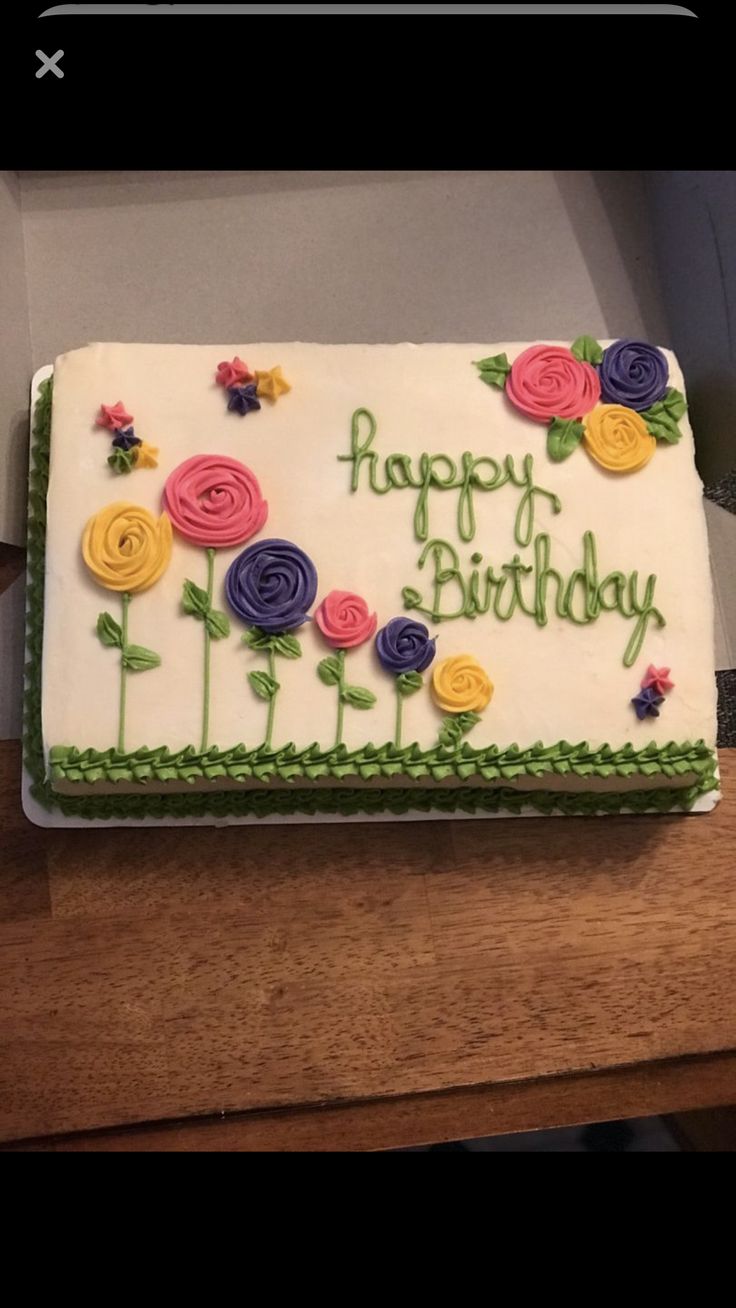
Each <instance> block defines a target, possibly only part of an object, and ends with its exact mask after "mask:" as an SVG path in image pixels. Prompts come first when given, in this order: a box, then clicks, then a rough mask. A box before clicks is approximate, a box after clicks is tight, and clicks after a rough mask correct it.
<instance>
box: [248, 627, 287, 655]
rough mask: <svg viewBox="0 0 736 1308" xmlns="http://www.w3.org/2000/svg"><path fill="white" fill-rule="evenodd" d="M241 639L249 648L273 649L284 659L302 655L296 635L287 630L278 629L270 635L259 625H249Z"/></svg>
mask: <svg viewBox="0 0 736 1308" xmlns="http://www.w3.org/2000/svg"><path fill="white" fill-rule="evenodd" d="M241 639H242V641H243V644H244V645H247V646H248V647H249V649H255V650H259V651H268V650H273V652H274V654H280V655H281V656H282V658H285V659H300V658H301V656H302V647H301V645H300V644H299V641H298V640H297V638H296V636H291V635H289V633H288V632H287V631H280V632H278V633H277V634H276V635H272V634H271V633H270V632H268V631H263V630H262V629H261V627H249V628H248V630H247V631H246V633H245V635H244V636H242V637H241Z"/></svg>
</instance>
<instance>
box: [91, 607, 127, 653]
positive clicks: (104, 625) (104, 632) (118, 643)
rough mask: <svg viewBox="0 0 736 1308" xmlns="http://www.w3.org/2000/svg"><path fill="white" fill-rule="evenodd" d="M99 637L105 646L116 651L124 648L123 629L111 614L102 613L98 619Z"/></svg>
mask: <svg viewBox="0 0 736 1308" xmlns="http://www.w3.org/2000/svg"><path fill="white" fill-rule="evenodd" d="M97 635H98V636H99V638H100V640H101V641H102V643H103V645H110V646H112V647H114V648H115V649H122V647H123V629H122V627H121V626H120V623H119V622H116V621H115V619H114V617H113V616H112V614H111V613H101V614H100V616H99V617H98V619H97Z"/></svg>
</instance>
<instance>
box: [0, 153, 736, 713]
mask: <svg viewBox="0 0 736 1308" xmlns="http://www.w3.org/2000/svg"><path fill="white" fill-rule="evenodd" d="M0 260H1V261H2V264H1V267H0V278H1V280H0V284H1V285H2V288H3V291H2V318H1V330H2V342H1V344H2V348H1V349H0V455H1V458H0V541H2V542H9V543H11V544H16V545H20V544H22V543H23V540H24V533H25V525H24V524H25V485H26V468H27V443H28V389H29V384H30V379H31V375H32V373H33V371H34V369H35V368H37V367H40V366H41V365H42V364H44V363H51V362H53V360H54V358H55V357H56V355H58V354H60V353H62V352H63V351H65V350H70V349H73V348H75V347H76V346H79V345H83V344H85V343H86V342H87V341H93V340H120V341H181V342H207V341H208V340H213V341H217V340H220V341H222V340H233V341H235V340H314V341H327V342H330V341H402V340H413V341H432V340H434V341H443V340H444V341H462V340H490V341H492V340H502V339H520V340H524V339H533V338H535V337H540V338H541V337H544V336H549V337H550V338H552V339H556V338H560V337H562V338H565V337H574V336H577V335H579V334H580V333H581V332H586V333H589V334H591V335H593V336H601V337H610V336H619V335H632V336H644V337H645V338H647V339H649V340H652V341H656V342H657V343H658V344H661V345H672V344H673V342H672V340H671V339H670V332H669V330H668V326H667V322H666V319H665V315H664V311H663V307H662V300H661V297H660V293H659V288H658V281H657V273H656V269H655V260H654V252H653V248H652V243H651V235H650V230H649V222H648V216H647V197H646V193H645V180H644V178H643V176H642V175H641V174H637V173H602V174H593V173H587V172H562V173H552V172H511V173H508V172H338V173H334V172H273V173H266V172H227V173H223V172H214V173H205V172H196V173H192V172H186V173H168V172H141V173H136V172H112V173H99V172H96V173H73V172H59V173H51V172H46V173H21V174H17V175H16V174H14V173H4V174H0ZM675 345H676V343H675ZM701 438H702V439H703V440H705V439H706V436H705V434H704V433H701V432H700V431H699V430H698V428H697V427H696V441H697V442H698V443H699V442H700V441H701ZM725 518H726V519H728V521H727V522H725V523H724V522H723V521H722V520H721V518H720V517H719V523H718V526H719V539H721V538H724V539H725V538H728V540H730V542H731V544H733V530H732V529H733V526H734V522H735V521H736V520H735V519H733V518H731V517H730V515H725ZM729 533H730V535H729ZM728 540H726V546H725V547H727V546H728ZM723 548H724V545H723V543H722V544H721V549H723ZM726 564H727V560H726ZM16 585H18V583H16ZM11 589H12V588H11ZM719 592H720V600H719V603H720V611H721V616H722V621H723V615H724V614H725V617H726V619H728V621H729V622H732V623H733V630H734V632H736V602H734V597H733V594H732V586H731V583H730V580H729V578H728V577H726V579H725V581H724V583H723V584H721V585H720V587H719ZM724 596H725V598H724ZM0 602H2V603H4V605H5V607H4V608H3V609H2V610H0V623H2V622H5V624H6V626H7V625H8V624H9V623H10V617H9V616H8V617H7V618H6V617H5V609H6V608H8V606H9V604H10V603H11V601H9V600H8V599H7V596H6V597H3V598H2V600H0ZM12 603H13V604H14V605H15V610H16V612H17V610H18V602H17V599H15V600H13V601H12ZM13 627H14V630H15V631H16V634H15V636H14V641H15V644H17V645H18V646H19V647H20V642H21V641H22V633H20V632H18V631H17V621H14V622H13ZM730 640H731V643H730V647H729V642H728V640H727V638H726V635H725V631H724V630H723V628H722V629H721V631H720V632H719V634H718V642H719V660H721V665H722V660H724V659H730V660H731V662H729V663H728V664H727V666H732V663H733V661H736V660H733V657H732V656H733V648H734V646H736V635H732V636H731V638H730ZM6 641H7V637H6ZM14 648H15V646H14ZM16 654H17V651H16ZM4 658H5V656H4ZM7 658H8V659H10V656H9V655H8V656H7ZM10 661H11V662H12V664H13V668H14V669H15V668H16V667H17V666H19V660H18V658H17V657H16V656H14V658H13V659H12V660H10ZM0 684H2V687H3V695H4V699H5V707H4V708H3V705H2V704H0V736H2V735H4V734H6V733H7V732H8V723H9V722H10V721H11V718H10V717H9V710H10V706H11V705H12V706H15V705H16V702H17V694H18V693H19V691H18V688H17V687H13V686H10V685H8V683H7V681H6V680H5V679H0ZM13 713H14V716H13V717H12V723H13V724H17V711H16V709H15V708H14V709H13ZM4 727H5V729H3V728H4ZM13 729H14V730H15V729H17V728H16V726H15V725H14V728H13Z"/></svg>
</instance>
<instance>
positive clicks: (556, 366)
mask: <svg viewBox="0 0 736 1308" xmlns="http://www.w3.org/2000/svg"><path fill="white" fill-rule="evenodd" d="M506 394H507V396H508V398H509V399H510V401H511V403H512V404H513V405H514V406H515V408H517V409H519V410H520V412H521V413H525V414H526V416H527V417H528V418H533V419H534V420H535V421H536V422H549V421H550V420H551V419H552V418H582V417H583V415H584V414H586V413H589V412H590V410H591V409H592V408H593V406H594V405H595V404H597V403H598V400H599V399H600V394H601V384H600V380H599V378H598V373H597V372H596V370H595V368H593V367H592V366H591V365H590V364H589V363H583V362H581V361H580V360H579V359H576V358H575V356H574V354H572V353H571V351H570V350H568V349H565V347H564V346H561V345H530V346H529V348H528V349H527V350H523V351H522V353H521V354H520V355H519V357H518V358H517V359H515V360H514V362H513V363H512V365H511V371H510V373H509V375H508V377H507V379H506Z"/></svg>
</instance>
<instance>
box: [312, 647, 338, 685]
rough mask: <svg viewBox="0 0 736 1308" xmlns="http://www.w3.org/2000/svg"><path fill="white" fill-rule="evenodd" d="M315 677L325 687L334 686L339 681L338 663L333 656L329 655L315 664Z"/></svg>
mask: <svg viewBox="0 0 736 1308" xmlns="http://www.w3.org/2000/svg"><path fill="white" fill-rule="evenodd" d="M317 676H318V677H319V679H320V681H324V683H325V685H326V686H336V685H337V684H338V682H339V681H340V662H339V659H337V658H336V656H335V655H334V654H329V655H328V656H327V658H326V659H322V661H321V663H318V664H317Z"/></svg>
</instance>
